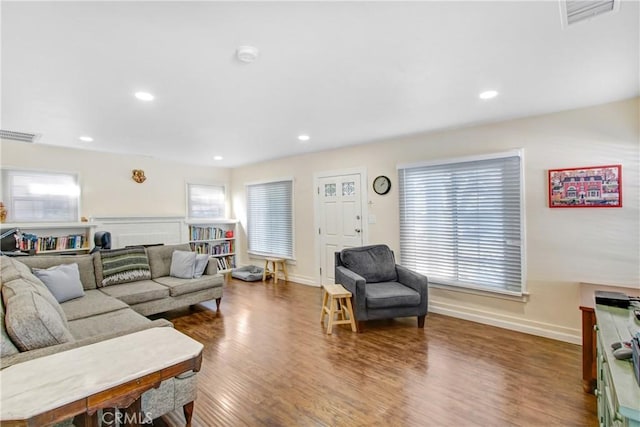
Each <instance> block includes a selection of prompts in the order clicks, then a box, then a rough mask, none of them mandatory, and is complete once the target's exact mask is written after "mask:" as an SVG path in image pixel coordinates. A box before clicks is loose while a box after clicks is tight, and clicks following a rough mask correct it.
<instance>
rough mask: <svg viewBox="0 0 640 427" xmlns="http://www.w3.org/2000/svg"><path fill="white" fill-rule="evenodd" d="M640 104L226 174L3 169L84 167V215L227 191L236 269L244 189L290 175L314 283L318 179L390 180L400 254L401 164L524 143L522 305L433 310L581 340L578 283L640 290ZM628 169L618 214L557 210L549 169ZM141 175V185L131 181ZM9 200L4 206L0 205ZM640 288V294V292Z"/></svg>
mask: <svg viewBox="0 0 640 427" xmlns="http://www.w3.org/2000/svg"><path fill="white" fill-rule="evenodd" d="M639 104H640V98H635V99H632V100H627V101H623V102H617V103H612V104H606V105H601V106H596V107H592V108H586V109H580V110H573V111H567V112H562V113H557V114H549V115H544V116H539V117H532V118H526V119H520V120H513V121H508V122H502V123H495V124H489V125H483V126H476V127H469V128H465V129H458V130H449V131H443V132H438V133H429V134H423V135H415V136H407V137H398V138H394V139H390V140H387V141H381V142H378V143H372V144H366V145H360V146H355V147H350V148H345V149H339V150H331V151H326V152H320V153H315V154H308V155H303V156H296V157H290V158H285V159H279V160H274V161H269V162H264V163H260V164H256V165H250V166H246V167H241V168H236V169H233V170H231V171H229V170H226V169H219V168H212V167H204V166H192V165H184V164H178V163H172V162H168V161H162V160H157V159H153V158H150V157H142V156H128V155H116V154H108V153H101V152H92V151H84V150H75V149H66V148H60V147H53V146H45V145H39V144H33V145H30V144H21V143H14V142H7V141H3V142H2V146H1V150H0V154H1V156H2V157H1V159H0V160H1V164H2V167H21V168H28V169H45V170H58V171H71V172H78V173H79V174H80V176H81V183H82V194H83V196H82V209H81V215H82V216H87V217H89V216H183V215H184V214H185V209H186V207H185V205H186V202H185V197H186V196H185V183H186V182H198V183H223V184H230V187H229V188H230V194H231V196H232V198H233V212H232V213H233V214H234V215H235V218H237V219H239V220H240V221H241V222H240V224H238V231H239V233H238V234H239V235H238V238H239V240H238V248H237V249H238V251H239V252H240V255H239V263H240V264H249V263H254V264H255V263H257V261H256V260H250V259H249V257H248V256H247V254H246V235H245V232H244V230H245V229H246V214H245V188H244V185H245V184H246V183H248V182H255V181H263V180H268V179H273V178H280V177H283V176H293V177H294V180H295V184H294V189H295V190H294V191H295V195H294V197H295V212H294V214H295V236H296V241H295V245H296V264H295V265H293V266H291V268H290V272H291V276H292V277H294V278H296V279H297V280H299V281H300V282H303V283H309V284H312V283H315V282H316V271H317V267H318V266H317V265H316V256H315V251H316V248H315V245H314V243H315V234H314V230H315V228H314V212H313V175H314V174H315V173H318V172H323V171H328V170H336V169H351V168H364V169H366V171H367V175H368V183H367V185H368V186H369V188H371V187H370V185H371V180H372V179H373V178H374V177H376V176H377V175H387V176H389V177H391V178H392V180H393V187H392V191H391V192H390V193H389V194H388V195H386V196H378V195H376V194H375V193H374V192H373V191H369V199H370V202H371V204H369V205H368V206H369V211H368V212H366V213H365V215H364V216H363V217H364V218H367V214H374V215H375V216H376V217H377V223H376V224H370V225H369V227H368V231H369V232H368V242H369V243H386V244H389V245H390V246H391V247H392V249H394V250H395V251H396V253H398V251H399V240H398V231H399V219H398V194H397V189H398V188H397V182H398V181H397V172H396V165H397V164H401V163H409V162H416V161H421V160H431V159H439V158H449V157H458V156H467V155H473V154H483V153H492V152H498V151H504V150H508V149H513V148H524V152H525V188H526V233H527V245H526V254H527V287H528V291H529V293H530V298H529V300H528V301H527V302H516V301H510V300H505V299H500V298H494V297H487V296H481V295H472V294H468V293H461V292H455V291H447V290H442V289H431V292H430V295H431V301H430V305H431V310H432V311H436V312H441V313H447V314H451V315H455V316H459V317H463V318H469V319H472V320H476V321H481V322H485V323H490V324H497V325H499V326H506V327H510V328H513V329H517V330H523V331H526V332H531V333H536V334H539V335H543V336H551V337H554V338H558V339H564V340H568V341H573V342H578V341H579V338H578V337H579V336H580V312H579V310H578V306H579V304H580V297H579V292H578V288H579V282H591V283H603V284H617V285H625V286H628V287H634V288H640V271H639V270H640V247H639V246H640V245H639V241H640V239H639V237H640V194H639V192H640V187H639V185H638V183H639V181H640V165H639V162H640V142H639V141H640V117H639V115H640V108H639V107H640V106H639ZM619 163H620V164H622V181H623V187H622V188H623V204H624V207H623V208H621V209H549V208H548V207H547V197H546V191H547V190H546V188H547V187H546V185H547V184H546V174H547V170H548V169H555V168H564V167H578V166H595V165H603V164H619ZM132 169H143V170H144V171H145V174H146V176H147V181H146V182H145V183H144V184H136V183H135V182H134V181H132V180H131V170H132ZM0 200H1V199H0ZM638 293H640V291H639V292H638Z"/></svg>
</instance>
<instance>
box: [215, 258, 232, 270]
mask: <svg viewBox="0 0 640 427" xmlns="http://www.w3.org/2000/svg"><path fill="white" fill-rule="evenodd" d="M217 261H218V270H230V269H232V268H234V267H235V262H234V258H233V256H229V257H222V258H218V259H217Z"/></svg>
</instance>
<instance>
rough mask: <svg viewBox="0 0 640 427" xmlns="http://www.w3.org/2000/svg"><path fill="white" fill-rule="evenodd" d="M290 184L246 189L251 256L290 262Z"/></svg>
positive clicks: (291, 245)
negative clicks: (283, 259)
mask: <svg viewBox="0 0 640 427" xmlns="http://www.w3.org/2000/svg"><path fill="white" fill-rule="evenodd" d="M292 200H293V181H292V180H282V181H275V182H266V183H260V184H249V185H247V240H248V250H249V253H250V254H255V255H267V256H278V257H282V258H289V259H292V258H293V202H292Z"/></svg>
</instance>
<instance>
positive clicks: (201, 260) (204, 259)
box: [193, 254, 210, 278]
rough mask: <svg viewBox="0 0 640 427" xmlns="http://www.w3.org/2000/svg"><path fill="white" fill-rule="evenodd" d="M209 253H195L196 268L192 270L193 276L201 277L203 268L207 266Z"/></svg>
mask: <svg viewBox="0 0 640 427" xmlns="http://www.w3.org/2000/svg"><path fill="white" fill-rule="evenodd" d="M209 257H210V256H209V254H197V255H196V268H195V269H194V272H193V277H194V278H198V277H202V275H203V274H204V270H206V268H207V264H209Z"/></svg>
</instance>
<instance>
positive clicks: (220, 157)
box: [213, 156, 224, 160]
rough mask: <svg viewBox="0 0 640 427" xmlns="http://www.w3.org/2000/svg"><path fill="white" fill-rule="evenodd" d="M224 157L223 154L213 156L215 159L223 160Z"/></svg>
mask: <svg viewBox="0 0 640 427" xmlns="http://www.w3.org/2000/svg"><path fill="white" fill-rule="evenodd" d="M222 159H224V157H222V156H213V160H222Z"/></svg>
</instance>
